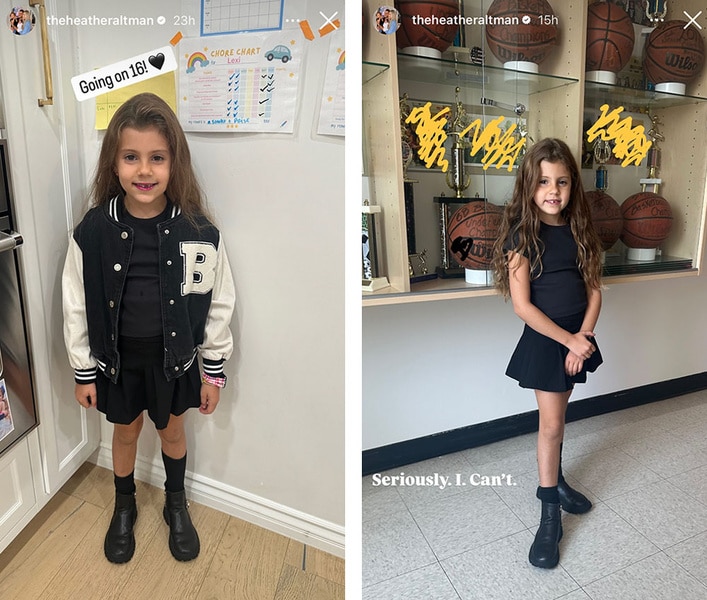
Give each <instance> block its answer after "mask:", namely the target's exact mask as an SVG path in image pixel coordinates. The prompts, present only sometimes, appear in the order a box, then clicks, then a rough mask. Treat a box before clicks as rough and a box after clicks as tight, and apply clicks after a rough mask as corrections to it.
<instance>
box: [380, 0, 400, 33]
mask: <svg viewBox="0 0 707 600" xmlns="http://www.w3.org/2000/svg"><path fill="white" fill-rule="evenodd" d="M374 22H375V26H376V31H377V32H378V33H382V34H383V35H392V34H393V33H395V32H396V31H397V30H398V27H399V26H400V13H399V12H398V11H397V9H396V8H394V7H393V6H381V7H379V8H378V10H377V11H376V14H375V17H374Z"/></svg>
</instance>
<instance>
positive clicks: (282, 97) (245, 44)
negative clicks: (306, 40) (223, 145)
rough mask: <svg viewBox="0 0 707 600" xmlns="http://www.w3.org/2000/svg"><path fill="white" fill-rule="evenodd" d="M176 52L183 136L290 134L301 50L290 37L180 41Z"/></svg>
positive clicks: (242, 36)
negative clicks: (189, 133) (203, 133)
mask: <svg viewBox="0 0 707 600" xmlns="http://www.w3.org/2000/svg"><path fill="white" fill-rule="evenodd" d="M179 50H180V55H179V120H180V121H181V123H182V126H183V127H184V129H185V130H186V131H228V132H250V133H253V132H276V133H292V132H293V131H294V120H295V115H296V108H297V98H298V86H299V72H300V69H301V64H302V48H301V43H300V42H299V40H296V39H295V38H294V36H293V35H292V33H287V32H278V33H262V34H237V35H222V36H214V37H210V38H191V39H183V40H182V41H181V43H180V44H179Z"/></svg>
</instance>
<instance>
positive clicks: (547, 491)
mask: <svg viewBox="0 0 707 600" xmlns="http://www.w3.org/2000/svg"><path fill="white" fill-rule="evenodd" d="M494 250H495V252H494V263H493V266H494V270H495V274H496V284H497V287H498V288H499V289H500V291H501V292H502V293H503V294H504V296H505V297H508V296H509V295H510V297H511V300H512V302H513V309H514V310H515V312H516V314H517V315H518V316H519V317H520V318H521V319H523V321H525V328H524V330H523V334H522V336H521V338H520V341H519V342H518V345H517V347H516V349H515V351H514V352H513V355H512V356H511V359H510V363H509V365H508V369H507V370H506V375H508V376H509V377H512V378H513V379H516V380H517V381H518V383H519V385H520V386H521V387H524V388H531V389H534V390H535V397H536V400H537V403H538V412H539V414H540V427H539V431H538V473H539V479H540V486H539V487H538V489H537V497H538V498H539V499H540V500H541V501H542V512H541V519H540V527H539V529H538V531H537V534H536V536H535V541H534V542H533V545H532V546H531V548H530V555H529V560H530V562H531V564H533V565H535V566H536V567H542V568H552V567H554V566H556V565H557V563H558V562H559V560H560V553H559V547H558V544H559V541H560V538H561V537H562V523H561V521H560V507H562V509H564V510H566V511H567V512H571V513H576V514H580V513H584V512H587V511H588V510H589V509H590V508H591V507H592V505H591V502H590V501H589V500H588V499H587V498H586V497H585V496H583V495H582V494H580V493H579V492H577V491H576V490H573V489H572V488H571V487H570V486H569V485H568V484H567V482H566V481H565V480H564V478H563V476H562V467H561V458H560V457H561V451H562V438H563V435H564V428H565V411H566V409H567V402H568V400H569V397H570V394H571V393H572V388H573V387H574V384H575V383H584V382H585V381H586V379H587V371H590V372H593V371H594V370H596V368H597V367H598V366H599V365H600V364H601V363H602V358H601V354H600V352H599V349H598V348H597V345H596V341H595V339H594V331H593V330H594V326H595V325H596V322H597V319H598V318H599V310H600V308H601V291H600V278H601V246H600V244H599V240H598V238H597V236H596V234H595V233H594V229H593V227H592V224H591V221H590V212H589V206H588V204H587V201H586V199H585V197H584V192H583V190H582V181H581V179H580V174H579V169H578V167H577V163H576V161H575V159H574V157H573V156H572V153H571V152H570V149H569V148H568V147H567V145H566V144H565V143H564V142H562V141H560V140H556V139H544V140H542V141H540V142H538V143H537V144H535V145H534V146H532V147H531V148H530V149H529V150H528V153H527V154H526V156H525V157H524V159H523V162H522V164H521V166H520V168H519V170H518V176H517V179H516V184H515V189H514V191H513V198H512V200H511V202H510V204H508V206H507V207H506V209H505V212H504V217H503V222H502V225H501V231H500V235H499V239H498V241H497V242H496V247H495V248H494Z"/></svg>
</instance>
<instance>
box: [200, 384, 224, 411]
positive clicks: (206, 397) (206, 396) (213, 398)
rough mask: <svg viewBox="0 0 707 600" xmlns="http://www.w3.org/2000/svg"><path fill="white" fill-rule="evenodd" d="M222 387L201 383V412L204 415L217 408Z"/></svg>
mask: <svg viewBox="0 0 707 600" xmlns="http://www.w3.org/2000/svg"><path fill="white" fill-rule="evenodd" d="M220 395H221V389H220V388H217V387H216V386H215V385H210V384H208V383H202V384H201V406H200V407H199V412H200V413H201V414H202V415H210V414H211V413H212V412H214V411H215V410H216V405H217V404H218V401H219V399H220Z"/></svg>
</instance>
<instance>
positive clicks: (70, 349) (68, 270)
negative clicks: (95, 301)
mask: <svg viewBox="0 0 707 600" xmlns="http://www.w3.org/2000/svg"><path fill="white" fill-rule="evenodd" d="M82 258H83V254H82V252H81V248H79V245H78V244H77V243H76V240H75V239H74V237H73V236H71V237H70V239H69V250H68V252H67V254H66V262H65V263H64V272H63V274H62V278H61V289H62V307H63V311H64V343H65V344H66V351H67V353H68V355H69V363H70V364H71V366H72V367H73V368H74V372H75V374H74V378H75V380H76V383H84V384H85V383H93V382H94V381H95V379H96V361H95V360H94V358H93V357H92V356H91V349H90V346H89V342H88V322H87V320H86V295H85V292H84V279H83V259H82Z"/></svg>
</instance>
